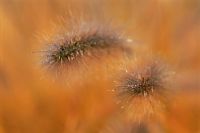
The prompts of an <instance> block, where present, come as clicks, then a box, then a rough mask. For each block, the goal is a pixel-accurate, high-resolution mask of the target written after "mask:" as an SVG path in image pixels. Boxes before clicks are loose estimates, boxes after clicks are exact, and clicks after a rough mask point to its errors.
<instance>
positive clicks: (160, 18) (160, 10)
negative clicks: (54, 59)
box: [0, 0, 200, 133]
mask: <svg viewBox="0 0 200 133" xmlns="http://www.w3.org/2000/svg"><path fill="white" fill-rule="evenodd" d="M68 11H71V12H73V14H74V16H75V17H76V18H79V17H80V16H81V15H85V16H92V17H93V18H98V19H107V20H110V21H112V23H114V24H115V25H120V26H122V27H123V28H122V29H123V30H124V32H126V33H127V34H128V35H129V37H130V38H132V39H133V40H134V43H136V44H138V45H144V46H146V47H148V48H149V51H151V52H152V53H159V55H160V56H162V58H164V59H165V60H167V62H169V64H170V65H171V66H172V67H173V68H174V71H175V73H176V76H175V79H174V80H175V81H174V83H175V85H174V88H173V89H174V95H173V97H174V99H173V100H171V101H170V102H169V103H168V104H169V108H168V111H167V113H166V117H165V119H164V120H163V122H162V124H163V125H162V127H163V129H162V131H164V132H172V133H178V132H181V133H199V132H200V98H199V97H200V90H199V89H200V83H199V82H200V77H199V75H200V70H199V69H200V47H199V46H200V45H199V42H200V14H199V12H200V1H199V0H139V1H138V0H0V133H51V132H52V133H76V132H77V133H84V132H86V133H90V132H91V133H95V132H98V131H99V130H101V129H102V128H103V127H104V126H105V123H106V121H107V120H108V119H109V118H110V116H112V112H113V110H114V109H115V107H113V105H112V101H113V99H112V97H110V95H109V94H107V93H106V91H105V89H101V88H109V87H110V84H108V83H107V81H106V80H105V81H104V80H102V81H99V80H98V82H95V81H93V78H91V77H88V79H87V80H85V79H84V81H86V85H85V86H84V87H83V86H81V85H78V84H77V86H73V87H71V89H70V90H69V89H67V88H68V87H66V86H65V85H63V83H62V82H60V81H57V80H54V78H52V77H51V76H49V75H48V74H47V75H43V73H42V70H40V68H39V67H38V54H37V53H34V51H38V50H40V48H42V47H43V45H44V44H42V43H41V42H40V41H39V40H40V39H43V37H42V36H41V35H43V34H46V33H48V34H51V32H52V28H54V25H56V24H58V25H59V23H56V22H57V21H59V19H60V17H62V16H65V15H66V12H68ZM64 19H66V20H65V21H67V19H68V18H64ZM54 22H55V23H54ZM142 54H148V53H141V55H142ZM101 67H102V66H101ZM97 73H98V72H97ZM90 76H91V75H90ZM84 81H81V82H84ZM157 132H159V131H157Z"/></svg>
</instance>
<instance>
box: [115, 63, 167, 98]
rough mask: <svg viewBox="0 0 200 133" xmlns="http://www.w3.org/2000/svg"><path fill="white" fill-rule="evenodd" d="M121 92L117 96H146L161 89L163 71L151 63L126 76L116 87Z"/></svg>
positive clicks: (162, 86)
mask: <svg viewBox="0 0 200 133" xmlns="http://www.w3.org/2000/svg"><path fill="white" fill-rule="evenodd" d="M118 88H119V90H121V92H120V93H119V95H124V94H128V95H131V96H145V97H146V96H148V95H151V94H152V93H153V92H154V91H157V90H159V89H163V88H164V85H163V70H162V68H161V67H160V66H158V64H156V63H153V64H150V65H149V66H147V67H145V68H143V70H138V71H135V72H132V73H131V74H128V75H126V76H125V78H124V79H123V81H122V83H121V85H119V86H118Z"/></svg>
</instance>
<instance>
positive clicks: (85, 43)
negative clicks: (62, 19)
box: [43, 26, 125, 66]
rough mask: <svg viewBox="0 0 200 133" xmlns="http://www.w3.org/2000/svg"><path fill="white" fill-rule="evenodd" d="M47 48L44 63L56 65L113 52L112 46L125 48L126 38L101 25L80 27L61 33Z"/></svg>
mask: <svg viewBox="0 0 200 133" xmlns="http://www.w3.org/2000/svg"><path fill="white" fill-rule="evenodd" d="M61 36H62V37H60V39H57V40H56V41H53V42H52V43H50V44H49V46H48V47H47V49H46V50H45V54H44V59H43V64H45V65H48V66H56V65H61V64H70V63H72V62H79V61H80V59H82V58H83V57H97V56H99V55H101V54H102V53H104V54H105V53H107V54H108V53H111V52H113V51H111V50H110V48H114V49H115V48H117V49H123V46H122V44H123V43H124V41H125V39H122V37H121V36H120V35H119V34H117V33H116V32H114V31H112V30H110V29H109V28H105V27H100V26H96V27H95V26H88V27H86V28H85V30H84V28H83V27H79V29H74V31H71V32H68V33H67V34H63V35H61Z"/></svg>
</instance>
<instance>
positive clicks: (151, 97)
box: [114, 61, 169, 121]
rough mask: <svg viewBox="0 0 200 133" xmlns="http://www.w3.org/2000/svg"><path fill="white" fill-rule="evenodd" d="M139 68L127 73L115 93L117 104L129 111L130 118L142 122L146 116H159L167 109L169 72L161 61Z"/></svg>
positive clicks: (119, 82)
mask: <svg viewBox="0 0 200 133" xmlns="http://www.w3.org/2000/svg"><path fill="white" fill-rule="evenodd" d="M135 65H136V64H135ZM138 67H139V68H138ZM138 67H136V68H135V69H131V70H127V71H126V72H125V74H124V75H123V76H122V77H121V78H120V80H119V81H118V85H117V86H116V89H114V92H115V93H116V95H117V99H118V102H117V103H118V104H120V107H121V108H122V109H123V110H127V111H128V112H127V115H128V117H130V118H131V119H132V117H134V118H133V119H134V120H137V121H141V120H142V119H143V118H147V117H146V116H150V115H152V114H156V113H157V114H158V115H159V113H160V112H161V111H162V110H163V108H164V107H165V104H164V101H165V98H166V95H167V93H166V92H167V90H168V78H169V71H168V70H167V67H166V65H164V64H163V63H161V62H160V61H153V62H150V63H146V64H145V65H144V64H143V65H141V64H140V65H139V66H138Z"/></svg>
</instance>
